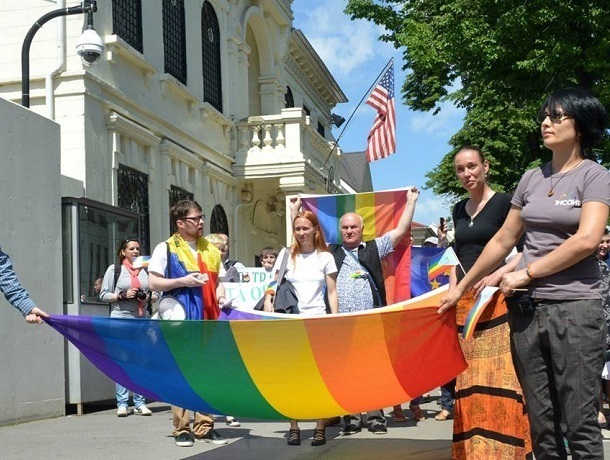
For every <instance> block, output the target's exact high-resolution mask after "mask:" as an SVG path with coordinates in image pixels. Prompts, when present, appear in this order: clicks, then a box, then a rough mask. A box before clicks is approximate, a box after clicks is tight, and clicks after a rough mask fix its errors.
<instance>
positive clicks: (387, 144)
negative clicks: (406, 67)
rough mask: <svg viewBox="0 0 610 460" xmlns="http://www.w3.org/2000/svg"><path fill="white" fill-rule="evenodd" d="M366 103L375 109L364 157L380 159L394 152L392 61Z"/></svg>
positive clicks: (394, 123) (369, 159)
mask: <svg viewBox="0 0 610 460" xmlns="http://www.w3.org/2000/svg"><path fill="white" fill-rule="evenodd" d="M366 103H367V104H368V105H370V106H371V107H373V108H374V109H375V110H377V116H376V117H375V122H374V123H373V127H372V128H371V131H370V132H369V136H368V138H367V140H368V145H367V147H366V158H367V160H368V161H369V163H370V162H371V161H375V160H381V159H382V158H385V157H387V156H390V155H391V154H392V153H394V152H396V112H395V111H394V63H393V62H392V63H391V64H390V67H388V70H386V72H385V74H383V77H382V78H381V80H380V81H379V83H378V84H377V86H375V89H374V90H373V92H372V93H371V95H370V96H369V98H368V99H367V100H366Z"/></svg>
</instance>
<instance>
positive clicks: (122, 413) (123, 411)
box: [116, 406, 128, 417]
mask: <svg viewBox="0 0 610 460" xmlns="http://www.w3.org/2000/svg"><path fill="white" fill-rule="evenodd" d="M127 415H128V412H127V408H126V407H125V406H121V407H119V409H118V410H117V411H116V416H117V417H127Z"/></svg>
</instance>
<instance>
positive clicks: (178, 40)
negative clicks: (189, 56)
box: [163, 0, 186, 85]
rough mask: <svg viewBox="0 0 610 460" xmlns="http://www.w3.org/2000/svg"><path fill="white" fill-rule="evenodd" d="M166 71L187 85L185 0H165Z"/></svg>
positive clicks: (164, 38) (164, 43)
mask: <svg viewBox="0 0 610 460" xmlns="http://www.w3.org/2000/svg"><path fill="white" fill-rule="evenodd" d="M163 51H164V57H165V72H166V73H168V74H170V75H173V76H174V77H176V79H177V80H178V81H180V82H182V83H184V84H185V85H186V31H185V26H184V0H163Z"/></svg>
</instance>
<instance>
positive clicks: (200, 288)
mask: <svg viewBox="0 0 610 460" xmlns="http://www.w3.org/2000/svg"><path fill="white" fill-rule="evenodd" d="M170 219H171V221H172V223H173V224H174V226H175V228H177V231H176V233H174V234H173V235H172V236H170V237H169V238H168V239H167V240H166V241H165V242H163V243H160V244H158V245H157V246H156V247H155V250H154V251H153V253H152V256H151V258H150V262H149V264H148V274H149V285H150V288H151V289H152V290H155V291H158V292H160V291H163V297H172V298H173V299H175V300H176V301H177V302H179V303H180V304H181V305H182V307H183V308H184V313H185V319H187V320H201V319H217V318H218V316H219V314H220V307H221V306H222V305H223V304H224V303H225V301H226V298H225V290H224V286H223V285H222V283H221V282H220V280H219V278H218V273H219V271H220V266H221V255H220V251H219V250H218V249H217V248H216V246H214V245H213V244H211V243H210V242H209V241H207V240H206V239H205V238H203V227H204V223H205V216H204V214H203V213H202V210H201V206H200V205H199V203H197V202H196V201H191V200H183V201H179V202H178V203H176V204H175V205H174V206H172V208H171V209H170ZM172 413H173V416H174V420H173V421H174V432H173V436H174V441H175V443H176V446H178V447H192V446H193V441H198V442H207V443H211V444H215V445H225V444H227V442H228V441H227V440H226V439H224V438H223V437H222V436H220V434H218V432H217V431H216V430H214V419H213V418H212V416H211V415H209V414H202V413H199V412H195V420H194V422H193V427H192V430H191V426H190V414H189V411H187V410H186V409H183V408H181V407H176V406H172Z"/></svg>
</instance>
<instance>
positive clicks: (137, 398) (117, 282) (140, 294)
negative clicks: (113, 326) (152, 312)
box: [100, 238, 157, 417]
mask: <svg viewBox="0 0 610 460" xmlns="http://www.w3.org/2000/svg"><path fill="white" fill-rule="evenodd" d="M139 255H140V242H139V241H138V240H137V238H125V239H124V240H123V241H122V242H121V245H120V246H119V250H118V252H117V256H118V263H119V264H121V268H120V271H119V270H115V264H112V265H111V266H110V267H108V269H107V270H106V274H105V275H104V280H103V281H102V290H101V292H100V300H101V301H102V302H109V303H110V317H111V318H147V317H148V316H149V312H148V310H147V308H146V307H147V304H148V303H149V302H150V301H153V300H156V299H157V295H156V294H154V293H152V292H150V291H149V289H148V273H147V272H146V270H144V269H142V268H134V266H133V260H134V258H135V257H138V256H139ZM116 274H118V278H117V277H116ZM116 399H117V408H118V410H117V413H116V414H117V416H118V417H127V415H128V411H127V407H128V405H129V390H128V389H127V388H125V387H124V386H122V385H119V384H118V383H117V384H116ZM133 404H134V406H135V409H134V414H137V415H151V414H152V412H151V410H150V409H149V408H148V407H146V404H145V400H144V396H141V395H139V394H135V393H134V395H133Z"/></svg>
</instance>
